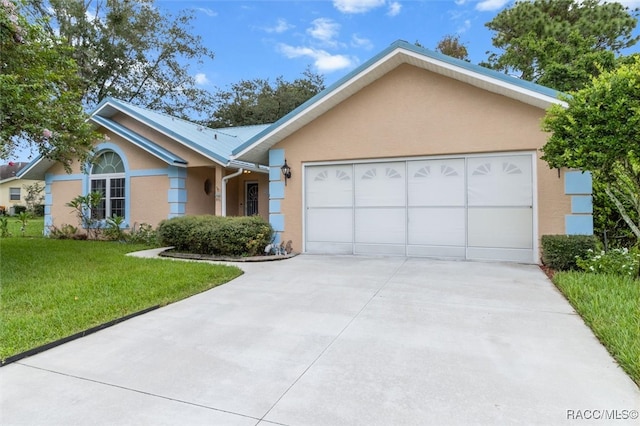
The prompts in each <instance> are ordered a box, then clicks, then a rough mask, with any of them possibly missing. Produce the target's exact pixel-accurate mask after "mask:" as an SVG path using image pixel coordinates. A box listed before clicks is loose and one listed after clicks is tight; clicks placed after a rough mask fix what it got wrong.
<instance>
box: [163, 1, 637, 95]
mask: <svg viewBox="0 0 640 426" xmlns="http://www.w3.org/2000/svg"><path fill="white" fill-rule="evenodd" d="M512 4H513V1H509V0H455V1H444V0H443V1H438V0H422V1H420V0H410V1H404V0H318V1H313V0H312V1H307V0H298V1H291V0H281V1H275V0H253V1H242V0H227V1H219V0H156V5H157V7H158V8H159V9H160V10H167V11H169V12H175V11H177V10H180V9H192V10H193V11H194V14H195V16H196V18H195V19H194V21H193V24H194V27H195V32H196V33H197V34H199V35H200V36H201V37H202V39H203V42H204V44H205V45H206V46H207V47H209V48H210V49H212V50H213V51H214V53H215V58H214V59H213V60H211V61H207V62H206V63H204V64H203V65H197V64H191V71H192V72H193V74H194V75H196V76H197V79H198V81H199V83H200V85H201V86H202V87H205V88H208V89H210V90H215V89H216V88H227V87H228V86H229V85H230V84H231V83H234V82H237V81H239V80H241V79H254V78H269V79H271V80H273V79H275V78H276V77H278V76H283V77H284V78H285V79H286V80H288V81H291V80H293V79H295V78H298V77H300V76H301V74H302V72H303V71H304V70H305V68H306V67H308V66H310V67H311V68H312V70H313V71H315V72H318V73H320V74H323V75H324V76H325V82H326V83H327V85H328V84H331V83H332V82H334V81H336V80H337V79H339V78H340V77H342V76H343V75H345V74H346V73H347V72H348V71H350V70H352V69H353V68H355V67H357V66H358V65H359V64H361V63H363V62H365V61H366V60H368V59H369V58H370V57H372V56H374V55H375V54H376V53H378V52H380V51H381V50H383V49H384V48H386V47H387V46H388V45H389V44H391V43H392V42H393V41H395V40H398V39H401V40H406V41H408V42H410V43H413V42H415V41H419V42H420V44H422V45H423V46H425V47H427V48H429V49H433V48H435V46H436V44H437V43H438V41H439V40H440V39H441V38H442V37H443V36H444V35H447V34H451V35H458V36H459V37H460V41H461V42H463V43H464V44H465V45H466V46H467V49H468V51H469V57H470V59H471V62H473V63H478V62H480V61H482V60H485V59H486V58H487V54H486V52H487V51H488V50H492V49H493V47H492V45H491V36H492V33H491V32H490V31H489V30H488V29H486V28H485V26H484V24H485V23H486V22H489V21H490V20H491V19H492V18H493V17H494V16H495V15H496V14H497V13H499V12H500V10H502V9H504V8H505V7H509V6H510V5H512ZM626 5H629V6H632V7H637V6H640V0H632V1H627V2H626ZM636 33H637V34H640V30H638V29H636ZM631 51H634V52H640V47H638V46H634V48H633V49H632V50H631ZM631 51H630V52H631ZM630 52H625V53H630Z"/></svg>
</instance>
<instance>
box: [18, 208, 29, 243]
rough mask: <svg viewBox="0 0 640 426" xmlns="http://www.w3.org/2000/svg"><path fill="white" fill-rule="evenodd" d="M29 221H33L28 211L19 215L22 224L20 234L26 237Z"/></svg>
mask: <svg viewBox="0 0 640 426" xmlns="http://www.w3.org/2000/svg"><path fill="white" fill-rule="evenodd" d="M29 219H31V213H29V212H27V211H22V212H20V214H18V222H19V223H20V233H21V234H22V236H23V237H24V234H25V232H26V231H27V225H28V224H29Z"/></svg>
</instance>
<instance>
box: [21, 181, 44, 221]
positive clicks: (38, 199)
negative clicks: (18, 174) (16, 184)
mask: <svg viewBox="0 0 640 426" xmlns="http://www.w3.org/2000/svg"><path fill="white" fill-rule="evenodd" d="M22 187H23V188H24V190H25V191H26V193H27V195H26V196H25V197H24V202H25V204H26V205H27V211H28V212H29V213H31V214H35V213H36V206H37V205H40V204H42V202H43V201H44V184H42V183H40V182H35V183H32V184H31V185H22Z"/></svg>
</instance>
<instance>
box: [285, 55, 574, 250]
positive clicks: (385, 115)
mask: <svg viewBox="0 0 640 426" xmlns="http://www.w3.org/2000/svg"><path fill="white" fill-rule="evenodd" d="M543 115H544V111H543V110H541V109H539V108H536V107H533V106H530V105H527V104H524V103H522V102H518V101H515V100H512V99H510V98H507V97H504V96H500V95H497V94H493V93H490V92H487V91H484V90H482V89H479V88H476V87H474V86H470V85H467V84H465V83H461V82H458V81H456V80H453V79H450V78H448V77H444V76H441V75H439V74H435V73H432V72H429V71H426V70H423V69H419V68H416V67H413V66H410V65H401V66H400V67H398V68H397V69H395V70H393V71H391V72H390V73H388V74H387V75H385V76H384V77H382V78H381V79H379V80H377V81H375V82H374V83H372V84H371V85H369V86H367V87H365V88H364V89H362V90H361V91H359V92H357V93H356V94H355V95H353V96H351V97H350V98H348V99H347V100H345V101H344V102H342V103H341V104H339V105H338V106H336V107H334V108H333V109H331V110H330V111H328V112H327V113H325V114H324V115H322V116H320V117H319V118H317V119H316V120H314V121H313V122H311V123H310V124H308V125H307V126H305V127H303V128H302V129H300V130H299V131H297V132H295V133H293V134H292V135H290V136H289V137H287V138H286V139H284V140H283V141H281V142H280V143H278V144H276V145H275V146H274V147H273V148H274V149H284V150H285V156H286V158H287V162H288V164H289V165H290V166H291V168H292V170H293V173H294V176H295V177H293V178H292V179H290V180H289V182H288V184H287V186H286V188H285V199H284V200H283V202H282V205H281V208H282V213H283V214H284V215H285V218H286V219H285V223H286V228H285V231H284V232H283V234H282V239H283V240H285V241H286V240H292V241H293V244H294V247H298V248H302V221H303V218H302V207H301V206H302V165H303V164H304V163H306V162H317V161H333V160H364V159H374V158H386V157H410V156H432V155H448V154H467V153H493V152H504V151H535V150H539V148H540V147H542V145H544V143H545V141H546V138H547V136H546V135H545V134H544V133H543V132H542V131H541V130H540V120H541V118H542V117H543ZM538 157H539V155H538ZM296 175H297V176H296ZM537 177H538V179H537V186H538V199H537V205H538V227H539V230H538V235H543V234H550V233H564V214H565V213H568V212H569V210H570V200H569V199H568V198H569V197H565V196H564V192H563V185H562V182H563V179H560V178H558V174H557V171H556V170H549V168H548V166H547V165H546V163H545V162H543V161H541V160H539V158H538V161H537Z"/></svg>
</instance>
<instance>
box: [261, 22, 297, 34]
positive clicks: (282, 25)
mask: <svg viewBox="0 0 640 426" xmlns="http://www.w3.org/2000/svg"><path fill="white" fill-rule="evenodd" d="M292 28H295V26H294V25H291V24H289V23H288V22H287V20H286V19H282V18H280V19H278V22H277V23H276V25H275V26H274V27H267V28H265V29H264V30H265V31H266V32H268V33H276V34H281V33H283V32H285V31H287V30H290V29H292Z"/></svg>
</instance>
